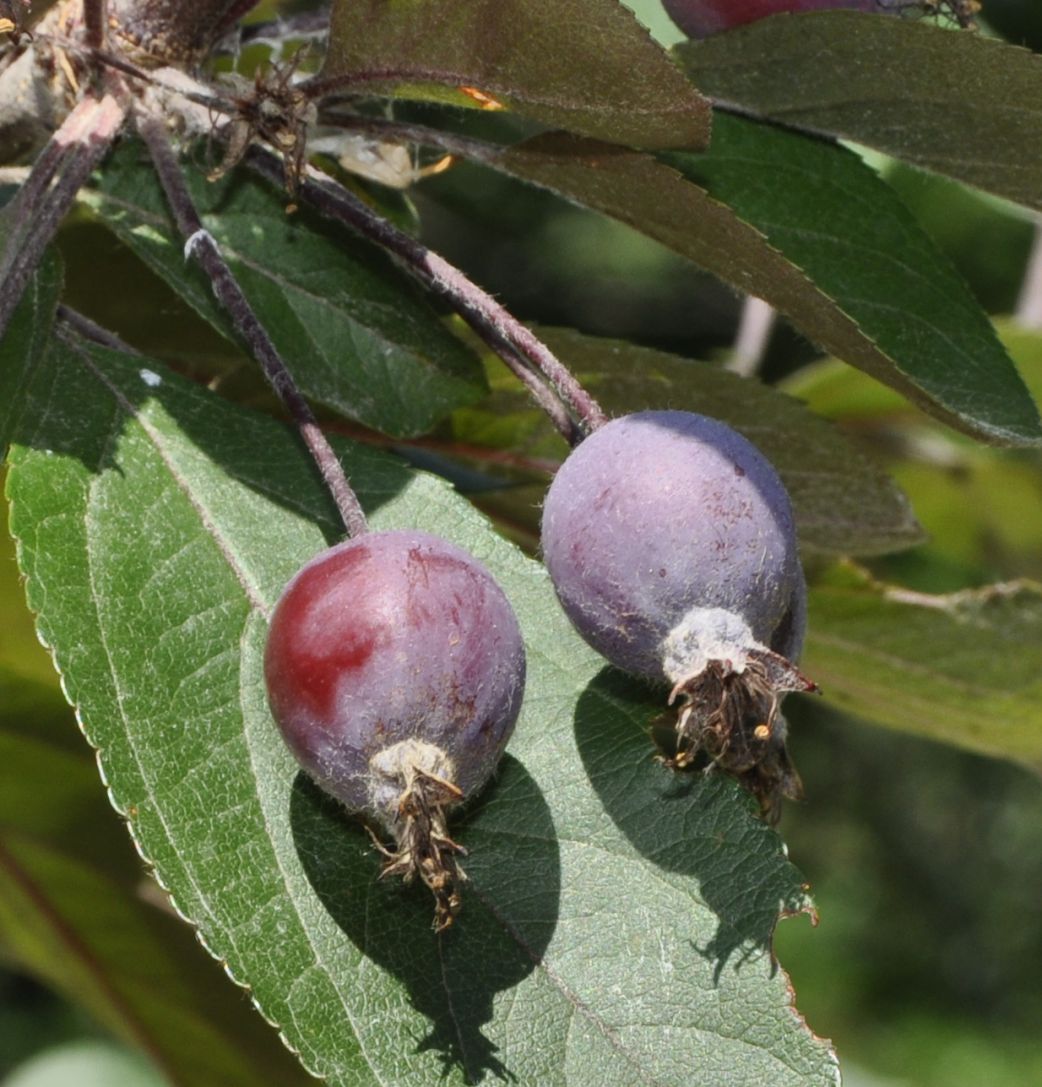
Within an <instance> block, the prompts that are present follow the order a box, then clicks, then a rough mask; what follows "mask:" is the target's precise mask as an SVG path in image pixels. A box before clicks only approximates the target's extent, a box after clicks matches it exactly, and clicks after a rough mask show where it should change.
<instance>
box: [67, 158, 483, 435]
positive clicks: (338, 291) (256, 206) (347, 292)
mask: <svg viewBox="0 0 1042 1087" xmlns="http://www.w3.org/2000/svg"><path fill="white" fill-rule="evenodd" d="M185 174H186V179H187V181H188V184H189V188H190V190H191V192H192V196H193V198H194V200H195V201H196V204H197V206H198V208H199V211H200V215H201V217H202V220H203V223H204V224H205V226H206V229H207V230H209V231H210V233H211V234H212V235H213V237H214V238H215V239H216V240H217V242H218V244H219V245H220V246H221V249H222V252H223V253H224V255H225V257H226V258H227V259H228V261H229V263H230V265H231V267H232V269H233V271H234V272H235V274H236V276H237V277H238V279H239V282H240V285H241V286H242V288H243V290H244V291H245V293H246V295H247V297H248V298H249V300H250V302H251V303H252V305H253V307H254V309H255V310H256V311H257V313H258V315H259V316H260V317H261V319H262V321H263V322H264V325H265V327H266V329H267V331H268V334H269V335H270V336H271V338H272V340H273V341H274V342H275V345H276V347H278V349H279V351H280V352H281V353H282V355H283V356H284V358H285V360H286V363H287V365H288V366H289V367H290V368H291V370H292V371H293V374H294V377H295V378H296V380H297V383H298V384H299V385H300V387H301V389H302V390H303V391H304V392H305V393H306V394H307V395H308V396H310V397H312V398H314V399H315V400H317V401H319V402H321V403H324V404H327V405H328V406H329V407H331V408H334V409H336V410H337V411H339V412H341V413H342V414H343V415H346V416H347V417H348V418H351V419H357V420H358V421H359V422H362V423H365V424H366V425H367V426H371V427H374V428H375V429H377V430H382V431H384V432H385V433H388V434H393V435H396V436H407V435H410V434H420V433H423V432H424V431H427V430H429V429H430V428H431V426H432V425H433V424H434V423H435V422H437V420H438V419H440V418H442V417H443V416H444V415H446V414H447V413H448V412H449V411H450V410H451V409H452V408H454V407H457V406H458V405H459V404H465V403H470V402H471V401H473V400H475V399H477V398H478V397H479V396H480V395H481V393H482V391H483V383H482V381H481V373H480V368H479V366H478V363H477V360H476V359H475V358H474V357H473V355H471V353H470V352H469V351H467V350H466V349H465V348H464V347H463V345H462V344H461V343H460V342H459V340H457V339H456V338H455V337H454V336H452V335H451V334H450V333H449V332H448V330H447V329H446V328H445V327H444V325H443V324H442V323H441V321H440V319H439V318H438V316H437V315H436V314H435V313H434V311H433V310H432V309H431V308H430V306H429V305H428V304H427V303H426V301H425V300H424V299H423V298H422V297H421V295H420V294H419V292H418V291H417V290H416V289H415V288H414V287H413V285H412V284H411V283H409V282H408V281H407V280H406V279H405V278H404V277H403V275H402V274H401V273H399V272H398V271H397V270H396V269H394V268H393V266H392V265H391V263H390V261H389V260H387V259H386V258H385V257H384V256H383V255H381V254H379V253H377V252H376V251H375V250H374V249H372V248H371V247H369V246H367V245H365V244H364V243H362V242H360V241H359V240H358V239H356V238H354V237H352V235H350V234H348V233H347V232H346V231H345V232H341V233H335V234H334V235H332V236H331V235H330V234H329V232H328V230H327V229H326V228H325V227H320V226H319V225H318V224H317V222H316V221H315V220H312V219H309V218H308V217H307V216H305V215H303V213H297V214H296V215H293V216H289V215H287V214H286V211H285V208H284V200H283V199H282V198H281V197H280V196H279V195H278V194H276V193H275V192H274V191H272V190H271V189H269V188H267V187H266V186H265V185H264V184H263V183H262V182H260V181H257V180H255V179H251V178H250V177H248V176H240V175H238V174H237V175H236V176H235V177H234V178H232V177H230V176H229V177H228V178H226V179H225V180H224V181H222V182H219V183H216V184H214V183H210V182H207V181H206V180H205V178H204V177H203V174H202V171H201V170H200V169H199V167H198V165H196V164H193V163H191V162H186V163H185ZM84 198H85V199H86V201H87V202H88V203H89V204H90V206H91V207H93V208H94V209H95V211H96V212H97V213H98V215H99V216H100V218H101V220H102V221H103V222H104V223H105V225H106V226H108V227H110V228H111V229H112V230H113V231H114V233H115V234H116V235H117V236H118V237H119V238H120V239H121V240H122V241H123V242H125V243H126V244H127V245H128V246H129V247H130V248H131V249H132V250H133V251H134V252H135V253H136V254H137V255H138V256H139V257H140V258H141V259H142V260H143V261H144V262H145V263H146V264H148V265H149V266H150V267H151V268H152V269H154V270H155V271H156V272H157V273H158V274H159V275H160V276H162V277H163V279H165V280H166V281H167V282H168V283H169V284H170V286H171V287H173V288H174V290H176V291H177V292H178V293H179V294H180V295H182V297H184V298H185V299H186V301H188V302H189V303H190V304H191V305H192V306H193V307H194V308H195V309H196V310H198V312H199V313H200V314H201V315H202V316H203V317H205V318H206V319H207V320H208V321H209V322H210V323H211V324H212V325H213V326H214V327H215V328H216V329H217V330H218V331H219V332H221V333H223V334H224V335H225V336H227V337H228V338H229V339H233V340H234V339H235V334H234V332H233V331H232V327H231V322H230V321H229V319H228V317H227V315H226V314H225V313H224V311H223V310H222V309H221V308H220V306H218V304H217V302H216V300H215V299H214V295H213V291H212V290H211V288H210V284H209V282H208V281H207V279H206V277H205V276H204V275H203V273H202V271H201V270H200V268H199V267H198V265H197V264H196V263H195V262H194V261H191V260H187V259H186V256H185V252H184V245H183V243H182V241H181V240H180V238H179V237H178V235H177V231H176V229H175V227H174V225H173V221H172V219H171V217H170V213H169V211H168V210H167V207H166V203H165V200H164V198H163V193H162V190H161V189H160V187H159V183H158V181H157V180H156V178H155V175H154V174H153V173H152V172H151V171H150V170H148V169H147V168H146V167H145V166H144V164H143V163H142V162H141V161H140V149H139V148H138V146H137V145H134V144H130V145H128V146H126V147H124V148H122V149H120V151H119V152H118V153H117V154H116V155H114V156H113V157H112V158H111V159H110V160H109V162H108V163H107V165H106V168H105V172H104V174H103V175H102V176H101V178H100V179H99V181H98V183H97V186H96V187H95V188H94V189H93V190H92V191H91V192H89V193H87V194H85V196H84Z"/></svg>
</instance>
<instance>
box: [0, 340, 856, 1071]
mask: <svg viewBox="0 0 1042 1087" xmlns="http://www.w3.org/2000/svg"><path fill="white" fill-rule="evenodd" d="M141 363H142V360H141V359H139V358H127V357H125V356H121V355H118V354H114V353H112V352H108V351H104V350H101V349H97V348H90V349H85V348H83V347H81V346H76V345H69V344H66V343H63V342H55V343H54V344H53V346H52V349H51V351H50V353H49V354H48V356H47V365H46V366H44V367H41V368H40V369H39V370H38V372H37V374H36V377H35V382H34V385H33V389H32V395H33V401H32V407H33V411H32V413H31V415H27V416H24V417H23V418H24V419H26V420H28V419H32V420H35V422H34V423H33V424H32V425H30V424H29V423H28V422H26V424H25V425H24V426H23V428H22V429H21V431H20V433H19V435H18V440H17V444H16V445H15V446H13V448H12V458H11V469H10V476H9V481H8V493H9V497H10V499H11V501H12V515H11V524H12V529H13V531H14V534H15V536H16V539H17V540H18V542H19V556H20V563H21V565H22V568H23V570H24V572H25V573H26V575H27V578H28V581H27V592H28V595H29V600H30V606H31V607H32V608H33V609H34V610H35V611H36V612H37V613H38V616H39V629H40V632H41V636H42V638H43V639H44V640H45V641H46V642H47V643H48V644H50V645H51V646H52V647H53V650H54V654H55V658H56V661H57V663H58V665H59V667H60V669H61V671H62V674H63V678H64V684H65V689H66V691H67V693H68V695H69V697H70V699H71V700H72V701H73V703H74V704H75V705H76V706H77V707H78V710H79V713H80V716H81V719H82V721H83V723H84V728H85V730H86V733H87V735H88V738H89V739H90V741H91V742H92V743H93V744H94V745H95V746H97V747H98V749H99V752H100V756H99V757H100V761H101V765H102V768H103V771H104V774H105V778H106V780H107V782H108V784H109V787H110V791H111V797H112V800H113V803H114V805H115V807H116V808H117V810H118V811H120V812H121V813H122V814H123V815H124V816H125V818H126V819H127V820H128V824H129V827H130V830H131V832H132V834H133V836H134V838H135V841H136V842H137V844H138V846H139V849H140V850H141V852H142V853H143V855H144V856H145V857H146V858H148V859H149V861H150V862H152V863H153V864H154V866H155V870H156V873H157V876H158V878H159V879H160V880H161V882H162V883H163V884H164V885H165V886H166V887H167V888H168V889H169V891H170V893H171V896H172V899H173V901H174V903H175V904H176V906H177V908H178V909H179V910H180V912H181V913H182V914H183V915H184V916H185V917H187V918H189V919H190V920H192V921H193V922H194V923H195V924H197V925H198V926H199V930H200V934H201V935H202V937H203V938H204V940H205V942H206V944H207V946H208V947H209V948H210V949H211V951H212V952H213V954H214V955H215V956H217V957H218V958H220V959H221V960H222V961H224V962H226V963H227V968H228V970H229V972H230V974H231V975H232V976H233V977H235V978H237V979H238V980H240V981H241V982H244V983H248V984H249V985H250V986H251V990H252V995H253V998H254V1000H255V1001H256V1002H257V1004H258V1005H259V1007H260V1008H261V1009H262V1010H263V1012H264V1014H265V1015H266V1016H267V1017H268V1018H270V1019H271V1020H272V1021H274V1022H275V1023H276V1024H278V1026H279V1028H280V1029H281V1030H282V1032H283V1034H284V1035H285V1037H286V1039H287V1040H288V1042H289V1043H290V1045H291V1046H292V1047H293V1048H294V1049H296V1050H297V1051H298V1052H299V1054H300V1057H301V1060H302V1062H303V1064H304V1065H305V1067H307V1068H308V1069H310V1070H312V1071H314V1072H315V1073H317V1074H319V1075H322V1076H324V1077H325V1078H326V1079H327V1081H328V1082H330V1083H332V1084H338V1085H340V1084H342V1085H347V1084H350V1085H358V1084H369V1083H372V1084H377V1083H383V1084H387V1083H394V1084H395V1085H401V1087H408V1085H410V1084H415V1085H417V1087H420V1085H426V1084H429V1083H430V1082H432V1081H433V1080H436V1079H437V1080H438V1081H439V1082H442V1081H443V1082H446V1083H450V1084H462V1083H465V1082H469V1083H479V1082H480V1083H484V1082H488V1083H494V1082H498V1081H499V1080H500V1079H501V1078H509V1079H514V1080H515V1081H516V1082H519V1083H540V1084H548V1085H553V1084H570V1085H579V1084H597V1085H604V1084H612V1085H624V1084H634V1085H636V1084H642V1085H646V1084H648V1083H654V1084H658V1085H668V1084H677V1085H680V1084H688V1083H689V1082H690V1075H691V1068H692V1067H698V1068H699V1069H700V1077H701V1081H702V1082H703V1083H704V1084H706V1085H707V1087H709V1085H713V1087H716V1085H719V1087H724V1085H727V1087H735V1085H738V1087H754V1085H760V1084H763V1083H771V1084H772V1085H779V1087H789V1085H792V1087H797V1085H799V1087H810V1085H814V1087H817V1085H825V1084H834V1083H836V1082H837V1071H836V1067H835V1060H834V1057H833V1055H832V1054H831V1052H830V1051H829V1049H828V1047H827V1046H826V1045H825V1044H824V1043H822V1042H821V1041H820V1040H819V1039H817V1038H814V1037H813V1036H812V1035H811V1034H810V1033H809V1032H808V1031H807V1029H806V1027H805V1025H804V1024H803V1023H802V1021H801V1020H799V1018H798V1017H797V1016H796V1015H795V1014H794V1012H793V1009H792V1007H791V1003H790V1001H791V996H790V994H789V992H788V990H787V984H786V979H785V977H784V975H783V974H782V973H781V972H780V971H779V970H777V968H776V966H775V964H773V963H772V961H771V955H770V950H769V945H770V940H771V932H772V930H773V927H774V925H775V923H776V921H777V918H778V914H779V911H780V910H782V909H800V908H803V907H804V906H805V894H804V891H803V890H802V888H801V879H800V876H799V874H798V873H797V872H796V870H795V869H794V868H793V867H792V866H791V865H790V863H789V862H788V861H787V860H786V859H785V857H784V855H783V852H782V847H781V842H780V840H779V839H778V837H777V836H776V835H775V834H774V833H773V832H772V831H769V830H768V829H767V828H766V827H764V826H763V825H762V824H760V823H759V822H758V821H757V820H756V819H755V818H754V817H753V814H752V812H751V805H750V802H749V801H748V798H746V797H745V796H743V795H742V794H741V793H740V792H739V791H738V789H737V786H735V785H734V784H733V783H731V782H729V781H724V780H722V779H720V778H716V777H704V776H697V777H691V778H676V777H674V776H673V775H672V773H671V772H670V771H667V770H666V769H665V768H664V767H663V766H661V765H660V764H658V763H657V762H655V761H654V759H653V758H652V757H651V755H652V752H651V747H650V741H649V739H648V737H647V735H646V733H645V730H644V726H646V725H647V722H648V720H649V718H650V717H652V716H654V715H655V714H656V713H657V710H658V706H659V703H658V701H657V698H656V697H655V696H654V695H653V694H651V693H649V692H648V691H647V690H646V689H645V688H643V687H641V686H639V685H636V684H634V683H632V682H630V681H629V680H626V679H624V678H623V677H621V676H619V675H618V674H617V673H614V672H612V671H610V670H608V669H605V668H602V662H601V661H600V660H599V658H597V657H596V656H595V655H594V654H593V653H592V652H591V651H589V650H588V649H586V648H584V646H583V645H582V643H581V642H580V641H579V639H578V637H577V635H575V634H574V633H573V632H572V630H571V628H570V627H569V625H568V624H567V622H566V621H565V619H564V617H563V614H562V613H561V611H560V609H559V607H558V605H557V604H556V601H555V599H554V597H553V594H552V591H551V589H550V586H549V581H548V579H547V577H546V575H545V572H544V571H543V570H542V568H541V567H539V566H538V565H536V564H535V563H533V562H531V561H529V560H527V559H525V558H523V557H522V556H521V554H520V553H519V552H518V551H516V549H514V548H513V547H512V546H511V545H510V544H508V543H506V542H505V541H504V540H502V539H501V538H499V537H498V536H496V535H495V534H494V533H493V532H492V531H491V530H490V528H489V526H488V524H487V522H485V521H484V519H483V518H481V517H480V516H479V515H478V514H476V513H475V512H474V510H473V509H472V508H471V507H470V506H469V505H468V504H467V503H466V502H465V501H464V500H463V499H461V498H459V497H458V496H455V495H454V494H453V493H452V492H451V490H450V489H449V488H448V487H447V486H446V485H445V484H444V483H442V482H439V481H436V480H434V479H432V478H430V477H426V476H422V475H414V474H412V473H410V472H409V471H408V470H406V469H405V468H403V467H402V466H401V464H400V463H399V462H397V461H395V460H393V459H391V458H388V457H386V456H384V455H381V454H378V453H375V452H372V451H366V450H362V449H358V448H354V447H352V446H349V445H347V444H346V443H345V444H343V445H341V446H340V450H341V454H342V456H343V458H344V461H345V464H346V466H347V468H348V471H349V474H350V476H351V478H352V480H353V481H354V483H355V485H356V487H357V488H358V491H359V495H360V497H361V499H362V501H363V504H364V505H365V506H366V508H367V510H368V512H369V513H370V514H371V517H372V524H373V527H374V528H376V529H380V528H389V527H400V526H406V525H408V526H412V527H417V528H422V529H425V530H428V531H431V532H435V533H439V534H441V535H443V536H445V537H448V538H450V539H452V540H454V541H455V542H457V543H459V544H461V545H462V546H464V547H466V548H468V549H469V550H470V551H471V552H472V553H473V554H475V555H476V556H477V557H478V558H479V559H481V560H482V561H483V562H485V563H486V565H487V566H488V567H489V568H490V570H491V571H492V572H493V574H494V575H495V576H496V578H497V580H498V581H499V582H500V584H501V585H502V587H503V589H504V591H505V592H506V593H507V595H508V597H509V598H510V600H511V601H512V603H513V605H514V607H515V609H516V611H517V614H518V617H519V620H520V623H521V626H522V629H523V632H524V634H525V639H526V643H527V646H528V654H529V683H528V689H527V697H526V702H525V708H524V712H523V715H522V719H521V721H520V722H519V724H518V728H517V732H516V734H515V737H514V739H513V740H512V742H511V745H510V749H509V754H508V756H507V757H506V758H505V759H504V761H503V763H502V764H501V767H500V770H499V773H498V776H497V779H496V781H495V782H494V783H493V785H492V786H491V787H490V788H488V789H487V790H486V791H485V793H484V794H483V795H482V796H481V797H479V798H478V800H477V802H476V803H475V804H474V806H473V807H472V809H471V810H470V811H469V813H468V814H467V815H466V817H465V818H464V819H461V820H459V821H457V822H456V824H455V826H454V832H455V834H456V836H457V837H458V839H459V840H460V841H461V842H462V843H463V844H464V845H465V846H466V847H467V848H468V849H469V850H470V856H469V857H468V858H467V862H466V864H467V871H468V874H469V876H470V882H469V883H468V885H467V887H466V901H465V904H464V909H463V912H462V914H461V916H460V918H459V920H458V922H457V924H456V925H455V926H453V928H452V929H451V930H449V931H448V932H447V933H446V934H444V935H443V936H441V937H437V936H435V935H434V934H433V932H432V931H431V927H430V924H431V903H430V901H429V900H428V898H427V896H426V893H425V892H422V890H421V889H419V888H415V887H414V888H412V889H403V888H402V887H400V886H396V885H394V884H392V883H390V882H388V881H379V880H377V878H376V876H377V871H378V867H379V862H378V858H377V857H376V856H375V855H374V851H373V848H372V844H371V842H370V841H369V839H368V837H367V836H366V835H365V834H364V833H363V832H362V830H361V829H360V828H359V827H358V826H356V825H355V824H354V823H352V822H351V821H350V820H349V819H348V818H347V817H346V816H345V814H344V812H343V811H342V810H341V809H340V808H338V806H337V805H335V804H333V803H331V802H330V801H329V800H328V799H326V798H325V797H324V796H323V795H322V794H320V793H319V792H318V791H317V790H316V789H315V788H314V787H313V786H312V785H311V784H310V783H309V781H308V780H307V779H306V778H305V777H304V775H303V774H302V773H300V772H299V771H298V770H297V768H296V765H295V764H294V762H293V760H292V758H291V757H290V755H289V754H288V752H287V750H286V748H285V747H284V745H283V743H282V740H281V738H280V737H279V736H278V734H277V731H276V729H275V728H274V726H273V724H272V721H271V718H270V715H269V713H268V710H267V708H266V699H265V694H264V687H263V680H262V674H261V655H262V651H263V646H264V637H265V626H266V620H267V616H268V614H269V613H270V610H271V608H272V606H273V604H274V602H275V600H276V599H277V597H278V594H279V593H280V591H281V589H282V587H283V585H284V584H285V582H286V581H287V579H288V578H289V577H290V575H291V574H292V573H294V572H295V570H296V569H297V568H298V567H299V566H300V565H301V564H302V563H303V562H304V561H305V560H306V559H308V558H310V557H311V556H313V555H314V554H315V553H317V552H318V551H319V550H321V549H322V548H323V547H324V546H326V545H327V544H328V543H329V542H330V541H331V540H332V539H334V538H335V535H336V530H335V527H334V526H335V521H334V513H333V509H332V507H331V503H330V500H329V498H328V496H327V495H326V494H325V492H324V491H323V489H322V488H321V486H320V485H319V482H318V479H317V476H316V474H315V471H314V469H313V467H312V466H311V464H310V462H309V461H308V460H307V459H306V458H305V457H304V456H303V455H302V453H301V451H300V449H299V447H298V446H297V444H296V440H295V439H294V437H293V436H292V434H291V433H290V432H289V431H288V430H286V429H284V428H283V427H281V426H280V425H278V424H277V423H274V422H272V421H271V420H268V419H265V418H263V417H259V416H257V415H254V414H252V413H248V412H246V411H243V410H241V409H237V408H233V407H231V406H229V405H227V404H225V403H223V402H221V401H220V400H218V399H217V398H216V397H215V396H213V394H211V393H209V392H207V391H206V390H202V389H199V388H196V387H191V386H189V385H188V384H187V383H184V382H182V381H181V380H180V379H177V378H175V377H173V376H172V375H169V374H167V373H165V372H164V371H162V370H161V369H160V368H159V366H158V364H154V363H149V366H150V369H154V371H155V372H156V373H162V374H163V377H162V382H161V384H159V385H157V384H155V382H154V381H152V382H151V383H149V382H148V381H145V380H143V377H142V373H141V370H142V365H141Z"/></svg>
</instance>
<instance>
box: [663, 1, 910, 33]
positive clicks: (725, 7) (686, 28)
mask: <svg viewBox="0 0 1042 1087" xmlns="http://www.w3.org/2000/svg"><path fill="white" fill-rule="evenodd" d="M663 4H664V6H665V8H666V12H667V13H668V15H669V17H670V18H671V19H672V20H673V22H674V23H676V24H677V26H678V27H680V29H681V30H683V32H684V33H685V34H686V35H687V36H688V37H689V38H708V37H709V36H710V35H711V34H718V33H720V31H722V30H730V29H731V28H732V27H735V26H742V25H743V24H744V23H755V22H756V21H757V20H759V19H766V18H767V16H768V15H777V14H779V13H780V12H784V11H788V12H804V11H824V10H827V9H831V8H853V9H854V10H855V11H886V10H887V9H888V8H890V7H892V6H893V0H663Z"/></svg>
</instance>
